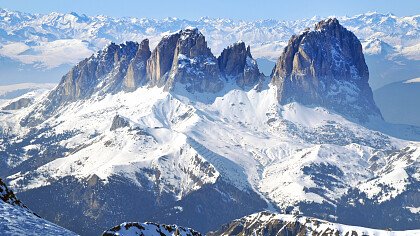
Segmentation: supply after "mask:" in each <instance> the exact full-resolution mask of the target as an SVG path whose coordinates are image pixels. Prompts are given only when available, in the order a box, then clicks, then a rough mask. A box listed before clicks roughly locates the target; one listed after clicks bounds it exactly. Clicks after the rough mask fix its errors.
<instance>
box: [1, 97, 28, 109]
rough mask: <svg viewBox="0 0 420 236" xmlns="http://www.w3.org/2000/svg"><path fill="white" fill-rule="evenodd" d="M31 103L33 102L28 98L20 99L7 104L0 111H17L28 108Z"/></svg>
mask: <svg viewBox="0 0 420 236" xmlns="http://www.w3.org/2000/svg"><path fill="white" fill-rule="evenodd" d="M32 102H33V100H32V99H30V98H20V99H18V100H16V101H13V102H11V103H9V104H8V105H7V106H5V107H3V109H2V110H19V109H22V108H25V107H28V106H30V105H31V104H32Z"/></svg>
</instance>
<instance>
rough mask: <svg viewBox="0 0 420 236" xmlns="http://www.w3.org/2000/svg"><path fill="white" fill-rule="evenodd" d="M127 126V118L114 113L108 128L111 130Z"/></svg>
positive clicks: (128, 123) (128, 124)
mask: <svg viewBox="0 0 420 236" xmlns="http://www.w3.org/2000/svg"><path fill="white" fill-rule="evenodd" d="M129 126H130V122H129V121H128V120H126V119H125V118H124V117H121V116H120V115H115V116H114V119H112V125H111V128H110V130H111V131H113V130H116V129H118V128H124V127H129Z"/></svg>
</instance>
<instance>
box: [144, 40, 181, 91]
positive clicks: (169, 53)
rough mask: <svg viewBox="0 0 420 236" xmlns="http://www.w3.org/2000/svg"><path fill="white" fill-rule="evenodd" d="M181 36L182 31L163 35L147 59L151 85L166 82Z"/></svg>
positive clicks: (161, 84) (159, 84) (160, 84)
mask: <svg viewBox="0 0 420 236" xmlns="http://www.w3.org/2000/svg"><path fill="white" fill-rule="evenodd" d="M180 36H181V34H180V33H176V34H172V35H168V36H165V37H163V38H162V40H161V41H160V42H159V44H158V45H157V46H156V48H155V49H154V50H153V52H152V56H151V57H150V59H149V60H148V61H147V79H148V81H149V85H150V86H159V87H162V86H164V85H165V84H166V81H167V79H168V72H169V71H170V70H171V68H172V63H173V61H174V54H175V48H176V45H177V42H178V39H179V37H180Z"/></svg>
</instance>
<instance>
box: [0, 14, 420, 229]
mask: <svg viewBox="0 0 420 236" xmlns="http://www.w3.org/2000/svg"><path fill="white" fill-rule="evenodd" d="M12 15H13V14H12ZM27 17H31V16H27ZM10 19H12V18H10ZM83 19H84V20H86V21H89V20H90V19H89V18H86V19H85V18H82V20H83ZM413 19H417V18H413ZM79 20H80V19H79ZM407 27H408V26H407ZM417 27H418V26H417ZM180 28H182V27H180ZM417 29H418V28H417ZM416 32H418V31H416ZM0 33H1V32H0ZM290 36H291V34H290V35H289V37H290ZM279 37H280V36H279ZM413 37H414V38H416V37H417V39H418V35H417V36H413ZM149 43H150V41H149V40H148V39H142V40H140V41H139V42H132V41H128V42H125V43H123V44H115V43H110V44H108V45H107V46H106V47H104V48H103V49H102V50H100V51H98V52H96V53H94V54H93V55H92V56H90V57H88V58H86V59H84V60H82V61H80V62H79V63H78V64H77V65H76V66H74V67H73V68H71V69H70V70H69V71H68V72H67V73H66V74H65V75H64V76H63V77H62V79H61V81H60V83H59V84H58V85H57V86H56V87H55V88H54V89H52V90H34V91H32V92H30V93H26V94H25V95H23V96H20V97H17V98H14V99H10V100H7V101H5V102H3V103H2V104H3V105H2V110H1V116H0V122H1V123H0V124H1V127H0V131H1V136H0V155H1V159H0V165H1V166H2V168H0V176H1V177H4V179H5V181H6V182H7V184H8V185H9V186H10V187H11V188H13V190H14V191H15V192H16V194H17V195H18V197H19V199H21V200H22V201H23V202H25V204H26V205H27V206H29V207H30V208H31V209H32V210H34V212H37V214H39V215H40V216H42V217H43V218H45V219H47V220H49V221H51V222H54V223H55V224H58V225H60V226H62V227H65V228H67V229H69V230H71V231H74V232H76V233H78V234H81V235H99V234H100V233H102V232H104V230H106V229H108V228H110V227H112V226H113V225H117V226H115V227H114V228H111V229H109V230H107V231H105V232H104V235H118V232H120V233H121V232H123V231H124V230H125V231H130V232H137V234H139V235H141V233H144V232H146V231H153V232H161V234H159V235H171V234H172V235H198V233H197V232H196V231H194V230H197V231H200V232H209V231H213V232H211V233H209V235H250V233H249V232H257V233H258V235H273V234H270V233H267V232H276V233H278V235H287V234H289V233H290V234H294V235H297V234H315V235H316V233H317V232H318V233H319V234H323V233H325V234H326V235H333V234H334V235H335V234H338V233H341V234H343V235H344V234H345V233H347V235H364V234H371V235H377V234H382V233H383V234H387V233H389V232H388V231H384V230H371V229H363V228H361V227H369V228H376V229H388V230H389V229H392V230H398V231H402V230H412V231H404V232H393V233H395V234H401V235H404V234H406V235H410V234H419V231H418V230H415V229H419V228H420V223H419V222H420V191H419V189H420V128H418V127H415V126H409V125H395V124H390V123H387V122H385V121H384V119H383V116H382V114H381V112H380V109H379V108H378V107H377V106H376V104H375V101H374V97H373V92H372V89H371V87H370V84H369V76H370V75H369V69H368V66H367V64H366V61H365V57H364V54H363V46H362V43H361V42H360V41H359V39H358V38H357V37H356V35H355V34H353V33H352V32H351V31H349V30H347V29H346V28H345V27H343V26H342V25H341V24H340V23H339V20H337V19H336V18H330V19H327V20H322V21H319V22H317V23H316V24H315V26H314V27H312V28H307V29H305V30H303V31H301V32H299V33H298V34H296V35H293V36H292V37H291V38H290V39H289V41H288V43H287V44H286V45H283V46H285V48H284V49H278V51H277V52H279V53H278V54H279V55H280V57H279V58H278V60H277V62H276V64H275V66H274V69H273V70H272V73H271V75H270V76H265V75H264V74H263V73H262V72H261V71H260V69H259V67H258V64H257V61H256V59H255V58H254V57H253V55H252V51H253V49H252V47H250V46H248V45H246V44H245V43H244V42H236V43H233V44H232V45H230V46H227V47H226V48H224V49H222V50H220V55H219V56H217V57H216V56H215V55H214V54H213V53H212V51H211V49H210V48H209V46H208V44H207V41H206V38H205V36H204V35H203V34H202V33H201V32H200V31H199V30H198V29H197V28H194V27H185V28H182V30H180V31H177V32H172V33H168V34H166V35H164V36H163V37H162V39H161V40H160V41H159V42H158V43H157V44H156V46H155V47H151V46H150V45H149ZM153 46H154V45H153ZM151 48H152V49H151ZM266 210H268V211H271V212H280V213H287V215H283V214H277V213H276V214H275V213H267V212H264V211H266ZM256 212H260V213H256ZM290 214H295V215H299V214H302V215H305V217H302V216H292V215H290ZM247 215H250V216H247ZM312 217H313V218H312ZM315 218H317V219H315ZM235 219H237V220H235ZM318 219H319V220H318ZM232 220H235V221H232ZM129 221H132V222H135V221H137V222H146V221H152V222H156V224H153V223H123V224H121V223H122V222H129ZM327 221H330V222H337V223H328V222H327ZM229 222H231V223H229ZM250 222H251V223H250ZM285 222H286V223H285ZM157 223H170V224H177V225H183V226H188V227H191V228H193V229H194V230H192V229H189V228H184V227H180V226H176V225H172V226H168V225H159V224H157ZM224 224H225V225H224ZM344 224H346V225H358V226H361V227H356V228H355V227H353V228H352V227H350V226H348V227H347V226H344ZM221 225H224V226H223V227H220V226H221ZM281 229H287V230H283V231H282V230H281ZM343 229H345V230H343ZM270 230H271V231H270ZM346 230H348V231H346ZM328 233H330V234H328ZM391 233H392V232H391ZM133 234H134V233H133ZM152 235H153V234H152ZM274 235H276V234H274Z"/></svg>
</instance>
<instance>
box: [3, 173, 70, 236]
mask: <svg viewBox="0 0 420 236" xmlns="http://www.w3.org/2000/svg"><path fill="white" fill-rule="evenodd" d="M0 234H1V235H4V236H9V235H69V236H70V235H76V234H75V233H73V232H71V231H69V230H66V229H64V228H62V227H60V226H58V225H55V224H53V223H51V222H49V221H46V220H44V219H42V218H41V217H39V216H37V215H35V213H33V212H32V211H30V210H29V209H28V208H26V206H25V205H23V204H22V203H21V202H20V201H19V200H18V199H17V198H16V197H15V196H14V194H13V192H12V191H10V190H9V189H8V188H7V187H6V185H4V183H3V181H2V180H1V179H0Z"/></svg>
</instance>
